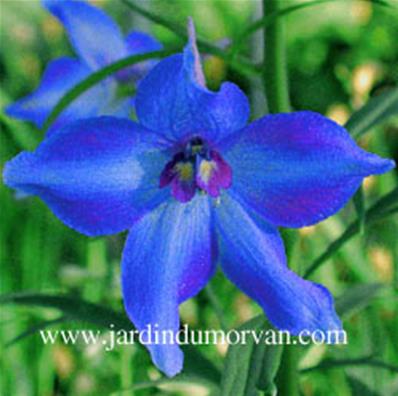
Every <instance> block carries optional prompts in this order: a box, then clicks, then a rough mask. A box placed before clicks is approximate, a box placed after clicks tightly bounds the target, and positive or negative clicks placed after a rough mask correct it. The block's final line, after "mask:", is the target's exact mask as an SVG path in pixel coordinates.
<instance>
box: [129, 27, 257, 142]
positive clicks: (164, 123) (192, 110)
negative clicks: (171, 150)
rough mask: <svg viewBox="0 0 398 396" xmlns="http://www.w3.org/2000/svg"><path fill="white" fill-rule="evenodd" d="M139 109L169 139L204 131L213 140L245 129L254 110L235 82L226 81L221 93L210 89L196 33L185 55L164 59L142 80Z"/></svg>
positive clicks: (148, 123) (141, 116)
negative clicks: (206, 82) (197, 45)
mask: <svg viewBox="0 0 398 396" xmlns="http://www.w3.org/2000/svg"><path fill="white" fill-rule="evenodd" d="M136 110H137V116H138V119H139V120H140V122H141V123H142V124H143V125H144V126H146V127H147V128H148V129H151V130H154V131H162V133H163V134H164V135H165V136H167V137H168V138H169V139H173V140H180V139H182V138H184V137H185V138H187V137H189V136H193V135H197V134H200V135H201V136H202V137H203V138H205V139H208V140H211V141H215V140H217V139H220V138H222V137H223V136H226V135H228V134H229V133H231V132H233V131H236V130H238V129H240V128H242V127H243V126H244V125H245V124H246V122H247V119H248V117H249V111H250V110H249V104H248V100H247V98H246V96H245V94H244V93H243V92H242V91H241V90H240V89H239V88H238V87H237V86H236V85H235V84H232V83H228V82H227V83H224V84H223V85H222V86H221V89H220V91H219V92H211V91H209V90H208V89H207V88H206V86H205V83H204V77H203V72H202V69H201V65H200V59H199V54H198V51H197V48H196V43H195V38H194V35H193V34H191V39H190V42H189V44H188V45H187V46H186V47H185V50H184V54H178V55H172V56H170V57H168V58H166V59H164V60H162V61H161V62H159V63H158V64H157V65H156V66H155V67H154V68H153V69H152V70H151V71H150V72H149V74H148V75H147V76H146V77H145V78H144V79H143V80H142V81H141V82H140V84H139V86H138V90H137V96H136Z"/></svg>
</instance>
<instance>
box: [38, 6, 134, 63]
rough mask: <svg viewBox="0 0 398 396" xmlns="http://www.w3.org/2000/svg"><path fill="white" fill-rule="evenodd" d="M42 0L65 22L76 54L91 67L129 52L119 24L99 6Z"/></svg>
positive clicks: (112, 60)
mask: <svg viewBox="0 0 398 396" xmlns="http://www.w3.org/2000/svg"><path fill="white" fill-rule="evenodd" d="M42 2H43V5H44V6H45V7H46V8H47V9H48V10H49V11H50V12H51V13H52V14H53V15H54V16H56V17H57V18H58V19H59V20H60V21H61V22H62V24H63V25H64V27H65V29H66V30H67V32H68V35H69V39H70V41H71V43H72V45H73V47H74V48H75V50H76V52H77V54H78V55H79V56H80V57H81V59H83V60H84V61H85V62H86V63H87V65H88V66H90V67H91V68H92V69H94V70H95V69H99V68H101V67H104V66H106V65H107V64H109V63H112V62H114V61H116V60H118V59H120V58H122V57H124V56H126V54H127V50H126V45H125V42H124V38H123V36H122V33H121V31H120V29H119V27H118V26H117V25H116V23H115V22H114V21H113V20H112V19H111V18H110V17H109V16H108V15H106V14H105V13H104V12H103V11H101V10H100V9H99V8H97V7H93V6H91V5H89V4H87V3H86V2H84V1H78V0H76V1H68V0H65V1H61V0H42Z"/></svg>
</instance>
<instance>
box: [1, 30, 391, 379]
mask: <svg viewBox="0 0 398 396" xmlns="http://www.w3.org/2000/svg"><path fill="white" fill-rule="evenodd" d="M189 32H190V39H189V42H188V44H187V46H186V47H185V49H184V51H183V53H182V54H175V55H172V56H170V57H167V58H165V59H164V60H162V61H161V62H159V63H158V64H157V65H156V66H155V67H154V68H153V69H152V70H151V72H150V73H149V74H148V75H147V76H146V77H145V78H144V79H143V80H142V81H141V83H140V85H139V87H138V92H137V96H136V112H137V116H138V123H135V122H133V121H130V120H127V119H119V118H115V117H99V118H92V119H89V120H81V121H77V122H75V123H72V124H68V125H66V126H65V127H64V128H62V129H61V130H60V131H58V132H57V133H55V134H53V135H52V136H50V137H49V138H47V139H46V140H45V141H44V142H43V143H42V144H41V145H40V146H39V147H38V148H37V150H36V151H35V152H33V153H31V152H23V153H21V154H19V155H18V156H17V157H15V158H14V159H12V160H11V161H10V162H8V163H7V164H6V167H5V170H4V180H5V183H6V184H7V185H8V186H9V187H12V188H17V189H21V190H23V191H25V192H26V193H30V194H35V195H37V196H39V197H40V198H41V199H42V200H44V201H45V202H46V203H47V205H48V206H49V207H50V208H51V209H52V211H53V212H54V213H55V215H56V216H58V217H59V218H60V219H61V220H62V221H63V222H64V223H65V224H67V225H68V226H70V227H72V228H73V229H75V230H77V231H79V232H81V233H83V234H86V235H90V236H98V235H106V234H113V233H116V232H120V231H123V230H127V229H129V230H130V231H129V234H128V237H127V241H126V245H125V248H124V252H123V258H122V290H123V299H124V305H125V309H126V311H127V314H128V316H129V317H130V319H131V321H132V322H133V323H134V325H135V326H136V327H137V328H138V329H139V330H142V329H146V328H147V326H148V325H151V326H153V328H156V329H157V330H158V331H163V330H167V331H171V332H177V331H178V330H179V326H180V321H179V313H178V308H179V305H180V304H181V303H182V302H184V301H185V300H187V299H189V298H191V297H193V296H194V295H196V294H197V293H198V292H199V291H200V290H201V289H202V288H203V287H204V286H205V285H206V283H207V282H208V280H209V278H210V277H211V276H212V275H213V274H214V271H215V269H216V264H217V263H219V264H220V266H221V268H222V270H223V271H224V273H225V275H226V276H227V277H228V278H229V279H230V280H231V281H232V282H233V283H235V284H236V285H237V286H238V287H239V288H240V289H241V290H242V291H243V292H245V293H246V294H247V295H248V296H250V297H251V298H253V299H254V300H255V301H256V302H257V303H258V304H259V305H260V306H261V307H262V308H263V310H264V312H265V314H266V316H267V318H268V319H269V321H270V322H271V323H272V324H273V325H275V326H276V327H277V328H280V329H284V330H288V331H290V332H291V333H292V334H298V333H299V332H300V331H302V330H308V331H315V330H319V331H328V330H338V329H341V322H340V320H339V318H338V317H337V315H336V313H335V309H334V306H333V299H332V296H331V294H330V293H329V291H328V290H327V289H326V288H325V287H324V286H321V285H319V284H316V283H313V282H310V281H308V280H304V279H302V278H300V277H299V276H298V275H297V274H296V273H294V272H292V271H291V270H290V269H289V268H288V267H287V263H286V256H285V251H284V246H283V242H282V239H281V237H280V235H279V233H278V229H277V227H278V226H282V227H293V228H298V227H302V226H308V225H311V224H315V223H318V222H319V221H321V220H323V219H325V218H327V217H329V216H331V215H333V214H334V213H336V212H337V211H338V210H339V209H341V208H342V207H343V206H344V205H345V203H346V202H347V201H348V200H349V198H350V197H351V196H352V195H353V194H354V192H355V190H356V189H357V188H358V187H359V186H360V184H361V182H362V180H363V179H364V177H366V176H369V175H372V174H381V173H384V172H387V171H388V170H390V169H392V168H393V167H394V162H393V161H391V160H388V159H382V158H380V157H378V156H377V155H374V154H371V153H368V152H366V151H364V150H362V149H361V148H360V147H358V146H357V145H356V144H355V142H354V141H353V140H352V138H351V137H350V136H349V135H348V133H347V131H346V130H345V129H344V128H343V127H341V126H339V125H338V124H336V123H335V122H333V121H331V120H329V119H327V118H325V117H323V116H322V115H320V114H316V113H313V112H309V111H301V112H295V113H290V114H277V115H268V116H265V117H263V118H260V119H258V120H256V121H254V122H252V123H251V124H249V125H247V121H248V117H249V104H248V100H247V98H246V96H245V94H244V93H243V92H242V91H241V90H240V89H239V88H238V87H237V86H236V85H235V84H232V83H229V82H226V83H224V84H223V85H222V86H221V88H220V90H219V91H218V92H212V91H209V90H208V89H207V88H206V85H205V78H204V75H203V72H202V68H201V63H200V59H199V54H198V50H197V47H196V43H195V35H194V31H193V26H192V25H190V28H189ZM147 347H148V349H149V351H150V354H151V356H152V360H153V362H154V363H155V364H156V366H157V367H158V368H159V369H160V370H162V371H163V372H164V373H165V374H166V375H168V376H173V375H175V374H176V373H178V372H179V371H180V370H181V369H182V366H183V353H182V351H181V349H180V347H179V346H178V345H177V344H172V343H167V344H152V345H148V346H147Z"/></svg>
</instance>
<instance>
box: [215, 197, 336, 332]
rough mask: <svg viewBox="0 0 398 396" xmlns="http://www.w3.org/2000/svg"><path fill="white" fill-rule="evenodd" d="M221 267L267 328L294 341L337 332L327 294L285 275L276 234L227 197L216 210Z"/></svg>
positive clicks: (301, 280)
mask: <svg viewBox="0 0 398 396" xmlns="http://www.w3.org/2000/svg"><path fill="white" fill-rule="evenodd" d="M216 224H217V226H216V227H217V230H218V231H219V233H220V255H221V257H220V259H221V267H222V269H223V271H224V272H225V274H226V275H227V277H228V278H229V279H230V280H231V281H232V282H234V283H235V284H236V285H237V286H238V287H239V288H240V289H241V290H243V292H245V293H246V294H247V295H248V296H250V297H251V298H253V299H254V300H255V301H256V302H257V303H258V304H260V305H261V307H262V308H263V309H264V312H265V314H266V315H267V317H268V319H269V320H270V322H271V323H272V324H273V325H275V326H276V327H277V328H279V329H283V330H288V331H290V332H291V333H292V334H294V335H297V334H298V333H299V332H301V331H303V330H307V331H311V332H312V331H315V330H321V331H324V332H325V331H328V330H338V329H341V322H340V320H339V318H338V317H337V315H336V313H335V310H334V306H333V299H332V297H331V295H330V293H329V291H328V290H327V289H326V288H325V287H323V286H321V285H318V284H316V283H313V282H310V281H307V280H304V279H302V278H300V277H299V276H298V275H297V274H295V273H294V272H292V271H291V270H289V268H288V267H287V265H286V257H285V253H284V247H283V242H282V239H281V238H280V236H279V233H278V231H277V229H276V228H275V227H273V226H271V225H269V224H268V223H266V222H265V221H264V220H262V219H260V218H259V217H258V216H257V215H255V214H253V213H251V212H248V211H247V210H246V208H245V207H243V206H241V205H240V204H239V203H238V202H236V201H235V200H233V199H232V198H231V197H230V196H228V195H227V194H224V195H223V196H222V198H221V202H220V204H219V205H218V206H217V209H216Z"/></svg>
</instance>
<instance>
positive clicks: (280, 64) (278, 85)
mask: <svg viewBox="0 0 398 396" xmlns="http://www.w3.org/2000/svg"><path fill="white" fill-rule="evenodd" d="M280 3H281V1H280V0H263V13H264V15H270V14H272V13H274V12H278V11H279V10H280V8H281V7H280V5H281V4H280ZM263 79H264V88H265V94H266V96H267V102H268V110H269V112H270V113H282V112H288V111H290V102H289V90H288V80H287V70H286V54H285V40H284V26H283V19H282V18H278V19H277V20H275V22H274V23H273V24H271V25H269V26H267V27H266V28H265V29H264V62H263Z"/></svg>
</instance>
